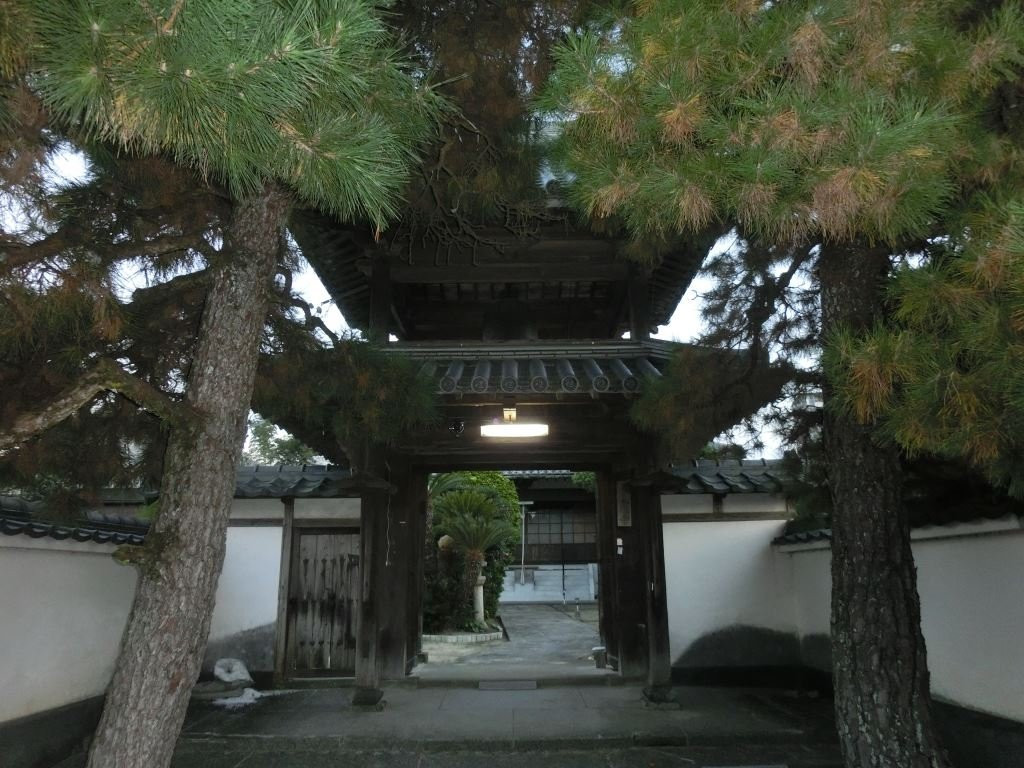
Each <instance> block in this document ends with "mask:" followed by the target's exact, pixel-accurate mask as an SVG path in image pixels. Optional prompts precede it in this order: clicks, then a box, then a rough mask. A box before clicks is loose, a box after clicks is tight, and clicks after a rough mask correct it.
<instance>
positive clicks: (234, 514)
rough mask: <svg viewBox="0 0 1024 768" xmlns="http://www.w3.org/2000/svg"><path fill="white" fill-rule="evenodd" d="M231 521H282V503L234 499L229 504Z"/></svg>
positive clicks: (278, 501) (266, 500)
mask: <svg viewBox="0 0 1024 768" xmlns="http://www.w3.org/2000/svg"><path fill="white" fill-rule="evenodd" d="M231 519H232V520H253V519H256V520H284V502H282V501H281V500H280V499H235V500H234V501H232V502H231Z"/></svg>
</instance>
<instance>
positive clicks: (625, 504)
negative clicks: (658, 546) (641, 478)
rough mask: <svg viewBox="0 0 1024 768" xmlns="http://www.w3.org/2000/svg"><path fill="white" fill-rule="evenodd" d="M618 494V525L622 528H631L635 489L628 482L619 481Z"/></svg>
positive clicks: (617, 485)
mask: <svg viewBox="0 0 1024 768" xmlns="http://www.w3.org/2000/svg"><path fill="white" fill-rule="evenodd" d="M616 496H617V497H618V504H617V507H618V515H617V521H616V525H618V526H619V527H620V528H629V527H630V526H631V525H633V489H632V488H631V487H630V485H629V483H627V482H620V483H617V484H616Z"/></svg>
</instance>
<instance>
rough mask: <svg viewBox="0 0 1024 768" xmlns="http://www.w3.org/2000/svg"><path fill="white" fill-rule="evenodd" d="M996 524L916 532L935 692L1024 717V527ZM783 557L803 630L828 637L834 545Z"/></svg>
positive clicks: (966, 703)
mask: <svg viewBox="0 0 1024 768" xmlns="http://www.w3.org/2000/svg"><path fill="white" fill-rule="evenodd" d="M998 527H1000V526H998V525H995V526H994V525H992V524H980V525H979V524H975V525H962V526H944V527H943V528H941V529H938V528H935V529H926V530H923V531H915V536H914V543H913V549H914V560H915V563H916V565H917V580H918V592H919V593H920V595H921V625H922V628H923V630H924V636H925V642H926V643H927V646H928V666H929V669H930V671H931V681H932V691H933V693H934V694H935V695H936V696H937V697H939V698H942V699H945V700H947V701H951V702H953V703H956V704H960V705H962V706H966V707H969V708H971V709H976V710H980V711H983V712H988V713H991V714H995V715H999V716H1001V717H1007V718H1010V719H1013V720H1018V721H1022V722H1024V643H1022V642H1021V637H1024V531H1022V530H1021V529H1020V527H1019V525H1018V524H1017V523H1016V522H1013V523H1010V524H1009V525H1006V524H1003V525H1002V527H1003V528H1004V530H1002V531H1001V532H992V531H993V530H994V529H996V528H998ZM985 531H988V532H987V533H985V535H976V534H978V533H982V532H985ZM783 556H784V557H788V558H789V559H790V561H791V568H792V571H791V572H792V577H793V583H794V591H793V599H794V602H795V604H796V605H795V608H796V614H797V617H798V624H799V628H800V632H801V634H802V635H807V634H827V633H828V627H829V605H830V595H829V591H830V589H831V576H830V573H829V569H830V563H831V556H830V552H829V550H828V549H827V548H820V547H818V548H794V549H791V550H790V551H789V552H788V553H786V554H785V555H783Z"/></svg>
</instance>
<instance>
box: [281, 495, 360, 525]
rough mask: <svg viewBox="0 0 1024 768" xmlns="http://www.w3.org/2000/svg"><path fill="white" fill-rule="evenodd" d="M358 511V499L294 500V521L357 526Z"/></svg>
mask: <svg viewBox="0 0 1024 768" xmlns="http://www.w3.org/2000/svg"><path fill="white" fill-rule="evenodd" d="M278 503H280V502H278ZM359 509H360V501H359V499H358V498H354V499H296V500H295V519H296V520H304V519H320V520H338V521H345V522H351V523H352V524H353V525H359Z"/></svg>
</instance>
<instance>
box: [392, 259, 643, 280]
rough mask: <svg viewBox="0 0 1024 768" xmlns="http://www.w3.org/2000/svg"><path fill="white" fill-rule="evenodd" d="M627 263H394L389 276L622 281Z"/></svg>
mask: <svg viewBox="0 0 1024 768" xmlns="http://www.w3.org/2000/svg"><path fill="white" fill-rule="evenodd" d="M626 274H627V266H626V264H625V262H622V261H607V262H605V263H589V262H582V263H578V262H567V263H566V262H563V263H559V262H550V261H542V262H535V263H509V264H494V265H486V266H477V267H471V266H451V267H448V266H437V267H435V266H433V265H432V264H413V265H404V264H403V265H394V266H392V267H391V279H392V280H393V281H394V282H395V283H398V284H408V283H412V284H415V283H463V284H466V283H498V284H500V283H538V282H567V281H586V282H592V281H612V280H616V281H617V280H624V279H625V278H626Z"/></svg>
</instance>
